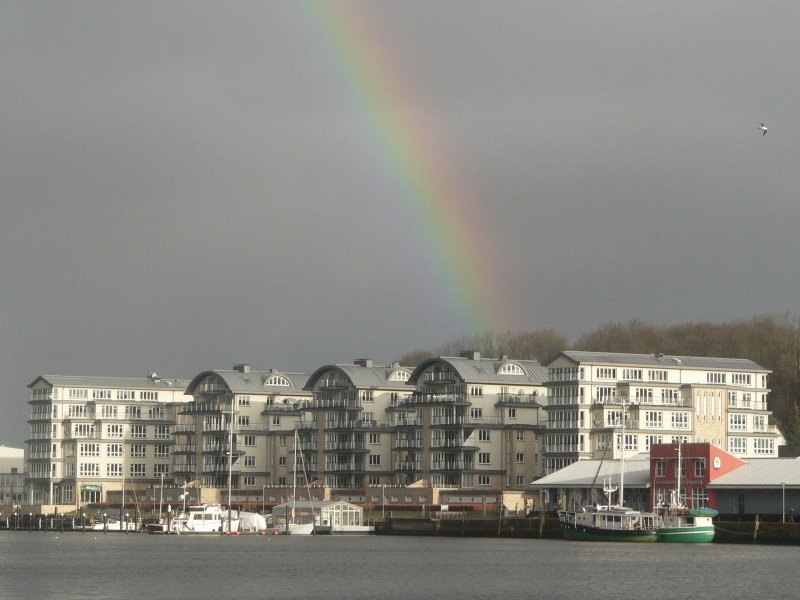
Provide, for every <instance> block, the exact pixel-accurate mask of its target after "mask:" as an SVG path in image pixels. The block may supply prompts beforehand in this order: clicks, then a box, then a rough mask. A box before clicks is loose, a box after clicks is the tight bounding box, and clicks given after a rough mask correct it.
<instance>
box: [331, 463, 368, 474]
mask: <svg viewBox="0 0 800 600" xmlns="http://www.w3.org/2000/svg"><path fill="white" fill-rule="evenodd" d="M363 470H364V464H363V463H355V462H347V463H336V464H333V463H330V464H326V465H325V472H326V473H356V472H360V471H363Z"/></svg>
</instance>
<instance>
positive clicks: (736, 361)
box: [550, 350, 771, 373]
mask: <svg viewBox="0 0 800 600" xmlns="http://www.w3.org/2000/svg"><path fill="white" fill-rule="evenodd" d="M561 356H565V357H567V358H569V359H570V360H572V361H573V362H575V363H598V364H612V365H634V366H643V367H680V368H684V369H713V370H716V371H762V372H764V373H771V371H770V370H769V369H765V368H764V367H762V366H761V365H759V364H758V363H756V362H753V361H752V360H750V359H747V358H716V357H708V356H674V355H669V354H627V353H623V352H587V351H583V350H565V351H563V352H560V353H559V354H558V356H557V357H556V358H554V359H553V360H556V359H557V358H558V357H561ZM550 362H551V363H552V362H553V361H550Z"/></svg>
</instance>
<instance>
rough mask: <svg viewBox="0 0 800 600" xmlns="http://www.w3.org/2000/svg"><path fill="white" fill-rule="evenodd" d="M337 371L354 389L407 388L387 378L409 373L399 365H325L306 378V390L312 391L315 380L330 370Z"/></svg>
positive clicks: (401, 382) (406, 368)
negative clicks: (397, 373)
mask: <svg viewBox="0 0 800 600" xmlns="http://www.w3.org/2000/svg"><path fill="white" fill-rule="evenodd" d="M332 369H334V370H338V371H341V372H342V373H344V374H345V376H346V377H347V378H348V379H349V380H350V383H352V384H353V387H354V388H356V389H395V390H408V389H409V387H408V385H407V384H406V383H405V382H404V381H391V380H389V377H390V376H391V374H392V373H394V372H395V371H408V372H409V373H411V371H412V369H411V368H410V367H403V366H400V365H392V366H383V365H375V366H371V367H365V366H363V365H356V364H352V365H351V364H345V365H340V364H335V365H325V366H324V367H320V368H319V369H317V370H316V371H314V372H313V373H312V374H311V376H310V377H309V378H308V381H307V383H306V386H305V387H306V390H312V389H314V384H315V383H316V382H317V380H318V379H319V378H320V377H321V376H322V375H324V374H325V372H327V371H330V370H332Z"/></svg>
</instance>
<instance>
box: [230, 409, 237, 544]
mask: <svg viewBox="0 0 800 600" xmlns="http://www.w3.org/2000/svg"><path fill="white" fill-rule="evenodd" d="M235 398H236V396H234V395H231V417H230V423H228V533H230V532H231V483H232V481H231V480H232V478H233V476H232V471H233V401H234V399H235Z"/></svg>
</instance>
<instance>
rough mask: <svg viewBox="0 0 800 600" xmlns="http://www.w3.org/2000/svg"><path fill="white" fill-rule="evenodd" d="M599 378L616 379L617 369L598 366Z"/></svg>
mask: <svg viewBox="0 0 800 600" xmlns="http://www.w3.org/2000/svg"><path fill="white" fill-rule="evenodd" d="M597 378H598V379H616V378H617V370H616V369H612V368H610V367H598V368H597Z"/></svg>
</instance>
